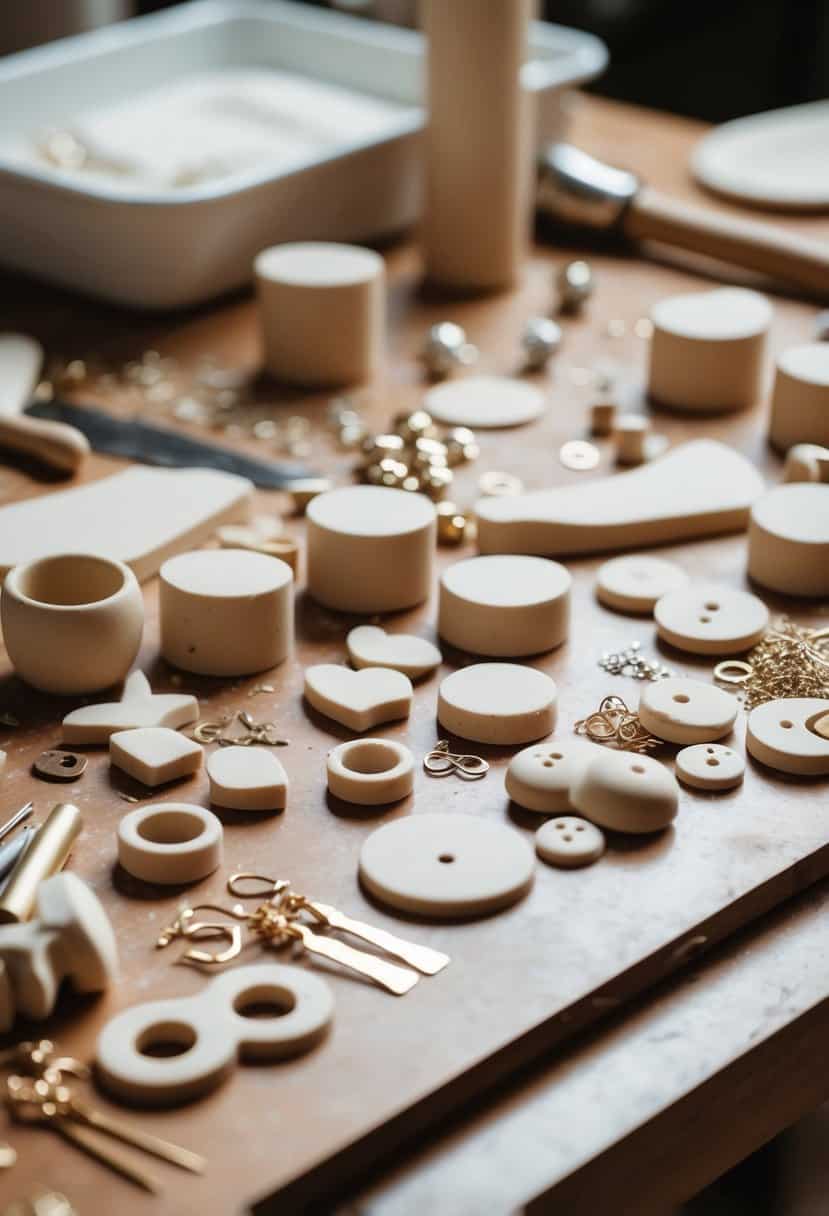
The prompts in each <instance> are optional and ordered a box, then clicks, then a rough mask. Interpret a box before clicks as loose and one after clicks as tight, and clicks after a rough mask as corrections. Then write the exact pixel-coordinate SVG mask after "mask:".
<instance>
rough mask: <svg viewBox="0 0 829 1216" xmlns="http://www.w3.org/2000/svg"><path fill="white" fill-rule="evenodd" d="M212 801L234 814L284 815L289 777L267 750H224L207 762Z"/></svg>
mask: <svg viewBox="0 0 829 1216" xmlns="http://www.w3.org/2000/svg"><path fill="white" fill-rule="evenodd" d="M207 775H208V777H209V778H210V801H211V802H212V803H213V805H214V806H226V807H230V808H231V809H232V810H234V811H282V810H284V809H285V804H286V802H287V800H288V775H287V773H286V772H285V769H284V768H283V766H282V763H281V761H280V760H278V759H277V758H276V756H275V755H274V754H273V752H272V751H270V750H269V749H268V748H266V747H220V748H218V750H217V751H215V752H214V753H213V755H212V756H210V757H209V759H208V761H207Z"/></svg>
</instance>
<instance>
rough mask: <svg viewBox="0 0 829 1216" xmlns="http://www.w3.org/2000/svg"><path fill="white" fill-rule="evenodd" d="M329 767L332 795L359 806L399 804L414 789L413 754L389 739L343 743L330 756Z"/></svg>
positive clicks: (400, 744) (329, 782) (329, 784)
mask: <svg viewBox="0 0 829 1216" xmlns="http://www.w3.org/2000/svg"><path fill="white" fill-rule="evenodd" d="M326 768H327V772H328V791H329V793H331V794H333V795H334V796H335V797H336V798H342V799H343V801H344V802H354V803H356V804H358V805H359V806H382V805H384V804H385V803H388V802H399V801H400V799H401V798H406V797H407V796H408V795H409V794H411V792H412V790H413V789H414V759H413V757H412V753H411V752H410V751H409V749H408V747H404V746H403V744H402V743H395V742H393V741H392V740H390V739H356V740H353V741H352V742H350V743H341V744H340V746H339V747H335V748H334V750H333V752H331V754H330V755H329V757H328V762H327V765H326Z"/></svg>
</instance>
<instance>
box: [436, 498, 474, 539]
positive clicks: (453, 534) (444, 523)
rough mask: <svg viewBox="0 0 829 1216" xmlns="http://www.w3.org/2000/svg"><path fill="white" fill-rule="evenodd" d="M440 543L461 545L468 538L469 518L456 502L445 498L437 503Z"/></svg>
mask: <svg viewBox="0 0 829 1216" xmlns="http://www.w3.org/2000/svg"><path fill="white" fill-rule="evenodd" d="M437 517H438V544H439V545H461V544H463V542H464V539H465V538H466V525H467V518H466V515H465V514H464V513H463V511H461V510H460V508H459V507H458V506H457V505H456V504H455V503H454V502H449V501H448V500H444V501H443V502H439V503H438V505H437Z"/></svg>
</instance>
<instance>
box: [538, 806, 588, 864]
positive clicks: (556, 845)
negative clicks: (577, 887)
mask: <svg viewBox="0 0 829 1216" xmlns="http://www.w3.org/2000/svg"><path fill="white" fill-rule="evenodd" d="M535 851H536V853H537V854H538V856H539V857H540V858H541V860H542V861H546V863H547V865H549V866H555V867H556V868H557V869H560V870H576V869H580V868H581V867H582V866H589V865H592V864H593V862H594V861H598V860H599V858H600V857H601V855H602V853H603V852H604V851H605V838H604V833H603V832H602V831H601V830H600V829H599V828H597V827H596V825H595V824H594V823H589V822H588V821H587V820H586V819H580V818H578V816H575V815H563V816H560V817H559V818H557V819H548V820H547V822H546V823H544V824H542V825H541V827H540V828H539V829H538V831H537V832H536V834H535Z"/></svg>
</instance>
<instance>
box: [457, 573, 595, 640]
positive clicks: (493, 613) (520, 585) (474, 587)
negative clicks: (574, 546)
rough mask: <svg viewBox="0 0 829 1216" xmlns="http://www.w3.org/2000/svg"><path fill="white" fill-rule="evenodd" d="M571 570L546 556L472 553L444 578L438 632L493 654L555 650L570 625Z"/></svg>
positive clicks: (563, 638)
mask: <svg viewBox="0 0 829 1216" xmlns="http://www.w3.org/2000/svg"><path fill="white" fill-rule="evenodd" d="M572 581H573V580H572V579H571V577H570V574H569V572H568V571H567V570H566V569H565V568H564V566H562V565H561V564H560V563H559V562H553V561H549V560H548V559H546V558H543V557H523V556H517V557H516V556H511V555H505V556H494V557H472V558H469V559H467V560H466V561H462V562H455V564H454V565H452V566H449V567H448V568H447V569H446V570H445V571H444V572H443V576H442V578H441V580H440V605H439V609H438V633H439V634H440V636H441V637H442V638H443V639H444V640H445V641H447V642H449V643H450V644H451V645H452V646H456V647H458V649H460V650H466V651H468V652H470V653H472V654H482V655H488V656H492V657H493V658H517V657H520V656H523V655H531V654H539V653H541V652H542V651H548V650H553V649H554V648H555V647H556V646H560V645H561V644H562V642H564V641H565V640H566V638H567V633H568V630H569V627H570V587H571V585H572Z"/></svg>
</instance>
